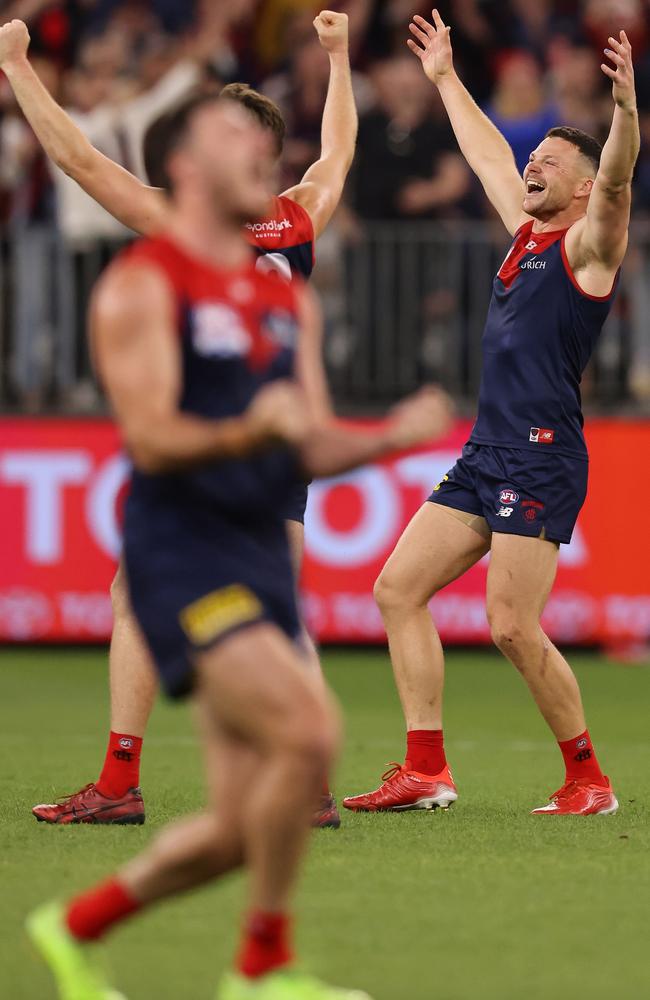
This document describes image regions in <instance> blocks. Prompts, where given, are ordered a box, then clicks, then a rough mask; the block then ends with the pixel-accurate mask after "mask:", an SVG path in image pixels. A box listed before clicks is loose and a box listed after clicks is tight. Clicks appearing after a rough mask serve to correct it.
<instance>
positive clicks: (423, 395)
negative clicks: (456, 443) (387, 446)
mask: <svg viewBox="0 0 650 1000" xmlns="http://www.w3.org/2000/svg"><path fill="white" fill-rule="evenodd" d="M391 416H392V428H391V444H392V446H393V447H394V448H395V449H396V450H398V449H402V448H411V447H413V445H416V444H421V443H422V442H424V441H431V440H433V439H435V438H439V437H443V435H444V434H446V433H447V432H448V431H449V430H450V429H451V424H452V420H453V416H454V407H453V403H452V401H451V399H450V397H449V396H448V395H447V393H446V392H444V391H443V390H442V389H439V388H437V387H436V386H426V387H425V388H424V389H420V390H419V391H418V392H414V393H413V394H412V395H411V396H407V398H406V399H404V400H402V402H401V403H398V404H397V406H395V407H394V408H393V411H392V414H391Z"/></svg>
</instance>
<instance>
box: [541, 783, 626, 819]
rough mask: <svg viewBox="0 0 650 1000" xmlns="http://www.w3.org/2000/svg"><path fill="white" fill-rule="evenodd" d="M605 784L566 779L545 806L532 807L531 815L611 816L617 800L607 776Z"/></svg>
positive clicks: (616, 807)
mask: <svg viewBox="0 0 650 1000" xmlns="http://www.w3.org/2000/svg"><path fill="white" fill-rule="evenodd" d="M605 781H606V782H607V784H606V785H596V784H594V782H593V781H590V780H589V779H588V778H583V779H582V780H581V781H566V782H565V783H564V785H562V788H560V790H559V791H558V792H554V794H553V795H551V798H550V801H549V804H548V805H547V806H540V807H539V809H533V811H532V813H531V816H541V815H544V816H611V815H612V813H615V812H616V810H617V809H618V802H617V800H616V796H615V795H614V792H613V790H612V786H611V783H610V780H609V778H607V777H606V778H605Z"/></svg>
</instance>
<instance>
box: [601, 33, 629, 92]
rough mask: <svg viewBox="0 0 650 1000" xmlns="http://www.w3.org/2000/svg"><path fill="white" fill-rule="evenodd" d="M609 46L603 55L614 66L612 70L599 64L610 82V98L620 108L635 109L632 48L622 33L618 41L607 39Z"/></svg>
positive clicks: (604, 64)
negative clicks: (611, 97)
mask: <svg viewBox="0 0 650 1000" xmlns="http://www.w3.org/2000/svg"><path fill="white" fill-rule="evenodd" d="M607 43H608V45H609V46H610V47H609V48H607V49H605V55H606V56H607V58H608V59H609V60H610V62H612V63H613V64H614V68H613V69H612V67H611V66H608V65H607V63H601V67H600V68H601V69H602V71H603V73H604V74H605V76H608V77H609V78H610V80H611V81H612V96H613V98H614V101H615V102H616V104H618V106H619V107H621V108H635V107H636V94H635V91H634V66H633V65H632V46H631V45H630V43H629V40H628V37H627V35H626V34H625V32H624V31H621V32H620V41H618V40H617V39H616V38H612V37H610V38H608V39H607Z"/></svg>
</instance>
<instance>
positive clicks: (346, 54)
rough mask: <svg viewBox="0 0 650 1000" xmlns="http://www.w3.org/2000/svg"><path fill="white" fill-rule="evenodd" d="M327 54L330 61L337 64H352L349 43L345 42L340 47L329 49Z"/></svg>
mask: <svg viewBox="0 0 650 1000" xmlns="http://www.w3.org/2000/svg"><path fill="white" fill-rule="evenodd" d="M327 54H328V56H329V59H330V63H332V64H333V65H335V66H337V65H338V66H349V65H350V51H349V49H348V43H347V42H343V43H342V45H341V46H340V47H337V48H335V49H328V50H327Z"/></svg>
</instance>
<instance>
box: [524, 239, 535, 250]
mask: <svg viewBox="0 0 650 1000" xmlns="http://www.w3.org/2000/svg"><path fill="white" fill-rule="evenodd" d="M524 249H525V250H537V244H536V243H535V240H530V241H529V242H528V243H527V244H526V246H525V248H524Z"/></svg>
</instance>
